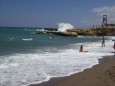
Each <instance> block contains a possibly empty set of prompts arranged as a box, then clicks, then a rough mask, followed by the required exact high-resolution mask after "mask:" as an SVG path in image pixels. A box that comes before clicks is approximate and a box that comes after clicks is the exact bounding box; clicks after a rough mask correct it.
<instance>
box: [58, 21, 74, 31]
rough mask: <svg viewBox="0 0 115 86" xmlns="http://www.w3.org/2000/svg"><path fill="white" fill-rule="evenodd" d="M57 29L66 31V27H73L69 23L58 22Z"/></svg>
mask: <svg viewBox="0 0 115 86" xmlns="http://www.w3.org/2000/svg"><path fill="white" fill-rule="evenodd" d="M58 26H59V27H58V31H60V32H66V30H67V29H74V26H73V25H71V24H70V23H58Z"/></svg>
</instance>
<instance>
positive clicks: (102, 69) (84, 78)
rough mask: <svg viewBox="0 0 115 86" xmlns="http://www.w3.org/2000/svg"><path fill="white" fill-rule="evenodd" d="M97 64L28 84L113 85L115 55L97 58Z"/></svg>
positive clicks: (37, 85)
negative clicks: (81, 70)
mask: <svg viewBox="0 0 115 86" xmlns="http://www.w3.org/2000/svg"><path fill="white" fill-rule="evenodd" d="M99 63H100V64H99V65H96V66H94V67H92V68H89V69H86V70H84V71H83V72H80V73H76V74H73V75H71V76H67V77H61V78H52V79H51V80H49V81H48V82H44V83H41V84H31V85H29V86H115V55H113V56H105V57H104V58H102V59H99Z"/></svg>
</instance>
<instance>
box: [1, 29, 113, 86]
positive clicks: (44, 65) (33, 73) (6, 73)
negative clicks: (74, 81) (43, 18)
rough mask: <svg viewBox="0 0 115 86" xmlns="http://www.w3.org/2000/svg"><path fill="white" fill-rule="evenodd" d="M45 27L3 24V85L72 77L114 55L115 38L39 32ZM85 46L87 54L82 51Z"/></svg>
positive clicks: (15, 85) (14, 85) (23, 84)
mask: <svg viewBox="0 0 115 86" xmlns="http://www.w3.org/2000/svg"><path fill="white" fill-rule="evenodd" d="M39 30H42V28H25V27H24V28H23V27H0V86H28V85H29V84H34V83H42V82H45V81H48V80H50V79H51V78H53V77H64V76H70V75H71V74H74V73H78V72H81V71H83V70H84V69H87V68H91V67H92V66H94V65H96V64H99V61H98V59H100V58H103V56H106V55H114V54H113V53H112V52H114V49H113V47H112V46H113V41H112V39H113V38H115V37H112V36H106V37H105V39H106V41H105V47H102V45H101V40H102V37H101V36H77V37H64V36H57V35H53V34H35V33H36V32H37V31H39ZM81 45H83V47H84V50H87V51H88V52H86V53H81V52H79V48H80V46H81Z"/></svg>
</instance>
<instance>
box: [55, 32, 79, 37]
mask: <svg viewBox="0 0 115 86" xmlns="http://www.w3.org/2000/svg"><path fill="white" fill-rule="evenodd" d="M53 34H55V35H60V36H73V37H75V36H77V33H76V32H68V31H67V32H53Z"/></svg>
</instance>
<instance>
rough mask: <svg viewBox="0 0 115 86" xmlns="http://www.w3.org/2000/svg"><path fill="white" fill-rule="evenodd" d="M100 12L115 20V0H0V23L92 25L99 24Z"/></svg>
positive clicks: (50, 25) (13, 24)
mask: <svg viewBox="0 0 115 86" xmlns="http://www.w3.org/2000/svg"><path fill="white" fill-rule="evenodd" d="M103 15H107V17H108V23H115V0H0V26H11V27H50V28H51V27H52V28H55V27H58V24H59V23H70V24H72V25H73V26H74V27H92V26H93V25H94V26H96V25H101V23H102V18H103V17H102V16H103Z"/></svg>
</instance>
